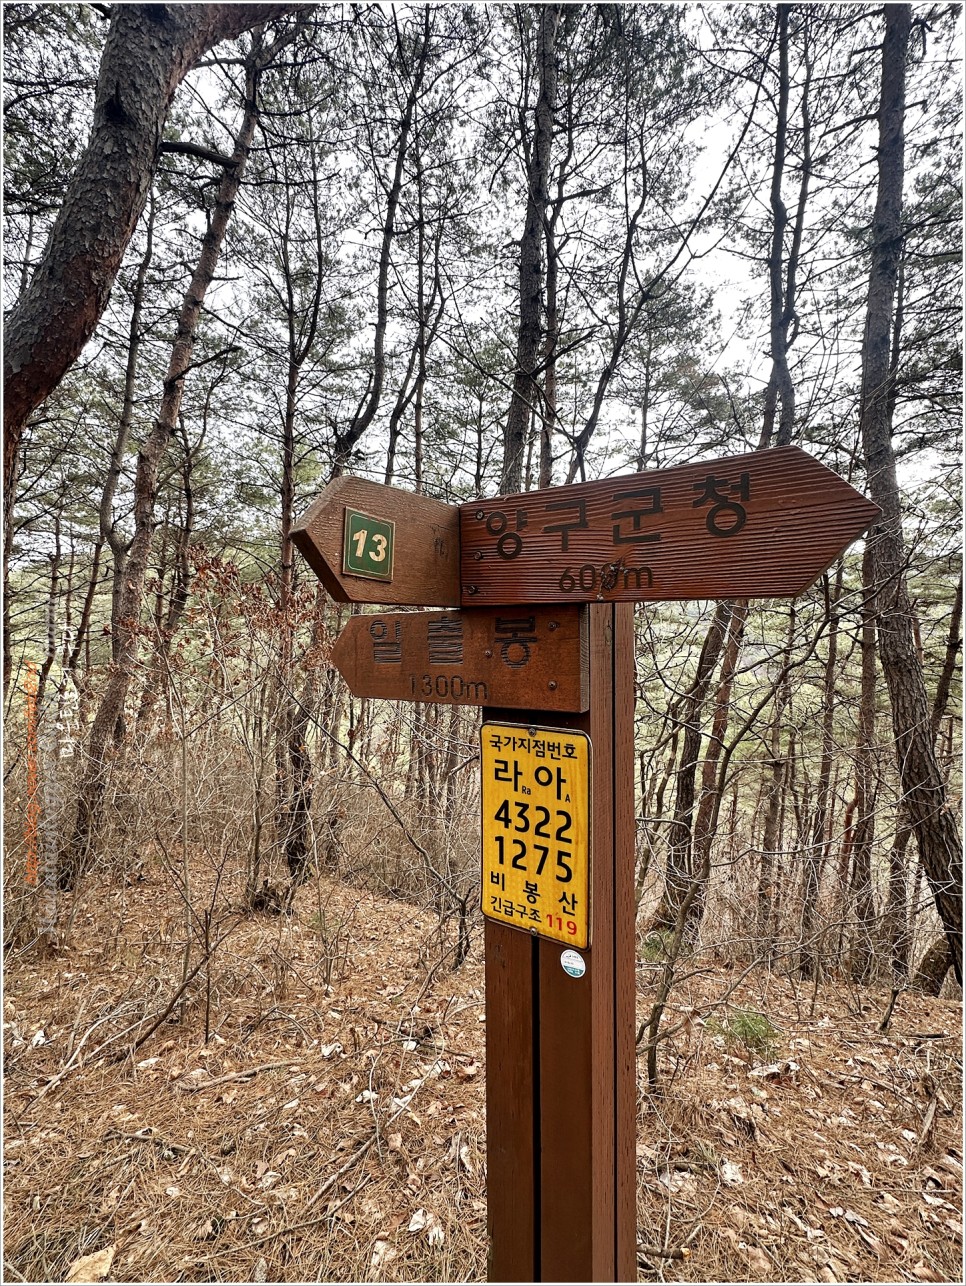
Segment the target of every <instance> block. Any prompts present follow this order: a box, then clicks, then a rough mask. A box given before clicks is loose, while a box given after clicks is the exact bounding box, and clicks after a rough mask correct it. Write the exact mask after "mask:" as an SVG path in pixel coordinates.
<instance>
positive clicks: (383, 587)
mask: <svg viewBox="0 0 966 1286" xmlns="http://www.w3.org/2000/svg"><path fill="white" fill-rule="evenodd" d="M347 508H348V509H357V510H361V511H362V512H363V513H366V514H370V515H372V517H374V518H381V519H384V520H386V521H389V522H393V523H395V524H396V531H395V553H394V558H393V576H392V580H391V581H376V580H368V579H366V578H364V577H361V576H351V575H344V574H343V572H342V552H343V551H342V544H343V537H344V529H345V511H346V509H347ZM292 539H293V541H294V542H295V545H296V548H297V549H298V550H299V552H300V553H301V554H302V556H303V558H305V560H306V562H307V563H308V564H309V566H310V567H311V568H312V570H313V571H314V572H315V574H316V576H318V578H319V580H320V581H321V582H322V584H323V585H324V586H325V588H326V589H327V590H328V592H329V593H330V594H331V595H332V597H333V598H334V599H335V600H336V601H337V602H339V603H398V604H400V605H402V606H415V607H459V604H460V589H459V511H458V510H457V508H456V506H455V505H445V504H443V503H442V502H441V501H439V500H431V499H429V498H428V497H427V496H417V495H414V494H413V492H411V491H401V490H400V489H399V488H398V487H384V486H381V485H380V484H379V483H378V482H368V481H367V480H366V479H365V478H348V477H342V478H336V479H334V480H333V481H332V482H330V483H329V485H328V486H327V487H326V488H325V490H324V491H323V492H322V493H321V495H319V496H318V497H317V498H316V500H315V501H313V503H312V504H311V505H310V506H309V508H308V509H307V510H306V512H305V513H304V514H303V515H302V517H301V518H300V520H299V521H298V523H296V525H295V527H294V528H293V529H292Z"/></svg>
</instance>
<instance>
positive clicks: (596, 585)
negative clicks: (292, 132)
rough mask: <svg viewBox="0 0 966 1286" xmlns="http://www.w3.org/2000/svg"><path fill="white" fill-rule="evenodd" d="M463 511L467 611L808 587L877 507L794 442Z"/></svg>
mask: <svg viewBox="0 0 966 1286" xmlns="http://www.w3.org/2000/svg"><path fill="white" fill-rule="evenodd" d="M459 510H460V546H461V554H460V576H461V583H462V595H463V597H462V602H463V603H464V605H475V606H482V605H484V604H486V603H500V604H508V603H528V604H529V603H556V602H595V601H596V602H601V601H602V602H643V601H659V600H667V599H691V598H731V597H741V598H756V597H765V598H775V597H783V596H789V595H794V594H798V593H800V592H801V591H802V590H804V589H806V588H807V587H808V586H809V585H810V584H811V583H812V581H814V580H815V578H816V577H817V576H818V575H820V574H821V572H823V571H824V570H825V569H826V567H828V566H829V565H830V564H831V563H832V562H834V560H835V559H836V558H837V557H838V555H839V554H840V553H841V552H842V550H843V549H845V548H846V546H847V545H849V544H850V543H851V542H852V541H853V540H855V538H856V537H857V536H859V535H861V534H862V532H863V531H864V530H865V529H866V527H868V526H869V524H870V523H871V522H873V521H874V520H875V518H876V517H877V516H878V514H879V508H878V506H877V505H874V504H873V503H872V501H870V500H867V499H866V498H865V497H864V496H862V495H860V494H859V492H858V491H856V490H855V489H854V488H853V487H851V486H850V485H849V484H848V483H847V482H845V481H844V480H843V479H842V478H840V477H839V476H838V475H837V474H835V473H832V471H831V470H830V469H826V468H825V466H824V465H822V464H820V463H819V462H818V461H817V460H815V459H813V458H812V456H810V455H808V454H807V453H806V452H805V451H802V450H800V449H799V448H798V447H778V448H775V449H773V450H770V451H753V452H750V453H749V454H747V455H739V456H730V457H726V458H722V459H718V460H710V461H707V462H704V463H700V464H688V465H682V466H681V467H679V468H674V469H658V470H652V471H649V472H646V473H637V474H630V475H626V476H624V477H618V478H606V479H604V480H602V481H600V482H582V483H577V484H575V485H573V486H569V487H553V488H548V489H544V490H541V491H537V492H526V493H524V494H521V495H515V496H498V497H496V498H495V499H493V500H483V501H472V502H471V503H469V504H464V505H460V506H459Z"/></svg>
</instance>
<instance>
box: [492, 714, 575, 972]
mask: <svg viewBox="0 0 966 1286" xmlns="http://www.w3.org/2000/svg"><path fill="white" fill-rule="evenodd" d="M480 749H481V758H482V761H483V789H482V807H483V887H482V900H483V914H484V915H485V916H489V918H490V919H491V920H498V921H499V922H500V923H501V924H508V925H510V926H511V928H514V929H522V930H523V931H524V932H526V933H532V934H534V935H535V936H536V937H539V938H551V939H553V940H555V941H557V942H562V943H564V944H565V945H566V946H568V947H578V948H580V949H581V950H584V949H585V948H586V947H588V946H590V772H591V752H590V738H589V737H588V736H587V734H586V733H585V732H578V731H576V730H575V729H572V728H547V727H528V726H527V725H525V724H515V723H484V725H483V727H482V728H481V729H480Z"/></svg>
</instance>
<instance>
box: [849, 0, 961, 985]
mask: <svg viewBox="0 0 966 1286" xmlns="http://www.w3.org/2000/svg"><path fill="white" fill-rule="evenodd" d="M911 25H912V6H911V5H908V4H890V5H886V6H885V38H884V40H883V46H882V90H881V98H880V104H879V147H878V171H879V177H878V190H877V194H876V206H875V214H874V218H873V224H872V252H871V257H872V263H871V269H870V274H869V290H868V297H867V304H866V323H865V337H864V345H863V360H862V387H861V398H860V428H861V433H862V444H863V450H864V453H865V462H866V470H867V473H868V478H869V490H870V493H871V496H872V499H873V500H874V501H875V502H876V504H878V505H879V506H880V508H881V509H882V517H881V519H880V520H879V522H878V523H877V524H876V526H875V527H873V529H872V531H871V532H870V534H869V537H868V539H869V540H870V542H871V544H872V558H873V567H874V569H875V580H876V585H877V588H878V603H877V607H878V622H879V653H880V657H881V661H882V669H883V673H884V675H885V679H886V686H887V688H888V691H889V700H890V703H891V706H892V726H893V732H894V736H895V743H896V758H897V762H898V767H899V777H900V781H901V784H902V795H903V800H904V803H905V807H906V810H907V813H908V817H909V824H910V826H911V828H912V831H913V833H914V834H915V836H916V842H917V844H918V846H919V853H920V857H921V859H922V865H923V869H924V871H925V873H926V877H927V879H928V880H929V884H930V887H931V889H932V893H933V897H934V899H935V902H936V909H937V911H938V912H939V918H940V920H941V921H942V924H943V927H944V929H945V932H946V937H947V939H948V942H949V947H950V952H951V955H952V961H953V968H954V969H955V971H956V978H957V980H958V981H959V982H960V983H961V982H962V888H963V857H962V842H961V839H960V835H959V828H958V826H957V824H956V818H955V816H954V814H953V811H952V809H951V808H950V806H949V803H948V800H947V793H946V785H945V781H944V779H943V774H942V772H941V769H940V766H939V763H938V761H937V759H936V754H935V748H934V745H933V740H932V721H931V718H930V710H929V702H928V699H927V695H926V685H925V680H924V677H923V671H922V664H921V662H920V660H919V658H918V656H917V653H916V645H915V637H914V633H913V627H912V605H911V603H910V601H909V595H908V591H907V588H906V577H905V567H906V553H905V542H904V538H903V533H902V511H901V504H900V496H899V485H898V481H897V478H896V462H895V453H894V450H893V445H892V415H891V404H892V398H891V388H892V383H893V375H892V368H891V363H890V356H891V354H890V348H891V345H892V324H893V303H894V299H895V291H896V279H897V273H898V265H899V256H900V253H901V246H902V226H901V216H902V183H903V173H904V138H903V128H904V116H905V67H906V55H907V49H908V43H909V33H910V29H911Z"/></svg>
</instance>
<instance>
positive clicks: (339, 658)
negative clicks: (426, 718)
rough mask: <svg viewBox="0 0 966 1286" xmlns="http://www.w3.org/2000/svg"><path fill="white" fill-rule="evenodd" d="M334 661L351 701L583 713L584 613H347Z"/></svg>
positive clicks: (571, 609) (559, 609) (560, 609)
mask: <svg viewBox="0 0 966 1286" xmlns="http://www.w3.org/2000/svg"><path fill="white" fill-rule="evenodd" d="M332 660H333V661H334V662H335V664H336V665H337V666H338V668H339V670H340V671H341V673H342V675H343V677H344V678H345V681H346V683H348V685H349V687H350V689H351V690H352V691H353V692H354V693H355V695H356V696H358V697H384V698H386V699H388V700H391V701H432V702H437V703H444V704H446V705H494V706H508V707H509V708H510V709H513V710H516V709H521V710H566V711H572V712H575V713H580V712H581V711H583V710H586V709H587V702H588V675H589V659H588V649H587V614H586V609H584V608H581V607H579V606H577V605H569V604H568V605H565V606H564V605H558V606H555V607H531V608H520V607H511V608H507V609H503V608H499V607H493V608H477V609H474V608H469V609H466V610H464V611H460V612H382V613H378V614H373V615H369V614H366V615H365V616H353V617H352V618H351V619H350V620H349V621H348V623H347V624H346V626H345V628H344V629H343V631H342V633H341V634H340V635H339V637H338V639H337V641H336V644H335V647H334V648H333V649H332Z"/></svg>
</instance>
